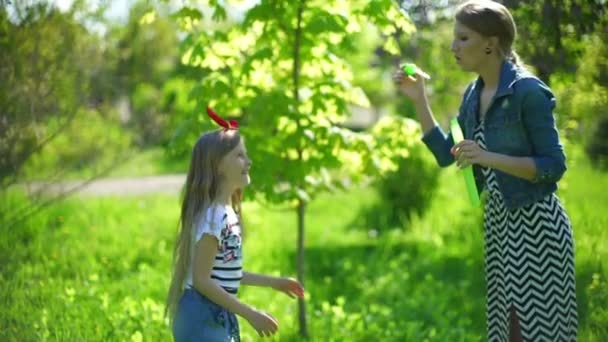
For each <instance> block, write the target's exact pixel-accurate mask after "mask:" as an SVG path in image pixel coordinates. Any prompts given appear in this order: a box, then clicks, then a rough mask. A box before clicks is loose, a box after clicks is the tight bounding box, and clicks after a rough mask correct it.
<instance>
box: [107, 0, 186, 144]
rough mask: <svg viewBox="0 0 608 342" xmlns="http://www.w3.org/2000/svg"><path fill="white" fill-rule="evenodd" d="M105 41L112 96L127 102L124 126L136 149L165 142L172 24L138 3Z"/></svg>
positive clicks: (174, 48) (173, 53)
mask: <svg viewBox="0 0 608 342" xmlns="http://www.w3.org/2000/svg"><path fill="white" fill-rule="evenodd" d="M108 41H109V42H110V43H111V44H112V51H113V53H114V54H115V56H114V58H113V60H115V66H114V68H115V69H114V70H112V71H113V75H114V78H115V79H114V81H115V87H116V89H115V92H116V94H115V97H116V98H118V99H120V98H122V97H125V98H126V99H127V103H128V110H129V116H128V118H126V120H125V121H126V124H127V127H128V128H129V130H130V131H131V132H132V134H133V135H134V136H135V137H136V142H137V144H138V145H139V146H140V147H149V146H153V145H155V144H158V143H161V142H165V141H166V140H167V139H168V134H167V131H168V130H167V124H168V121H169V119H168V117H169V113H170V112H168V111H166V110H165V109H167V108H166V107H164V106H163V105H162V98H163V88H164V84H165V82H167V81H169V80H170V78H171V76H172V75H173V74H174V73H175V72H176V69H177V63H178V61H179V59H178V44H179V42H178V37H177V27H176V25H175V24H174V22H173V21H171V20H169V19H168V18H166V17H163V16H157V15H155V12H153V11H151V6H150V5H149V2H148V1H139V2H137V3H136V4H135V5H134V6H133V7H132V8H131V9H130V12H129V18H128V21H127V24H126V25H125V26H124V27H122V26H114V27H113V28H112V30H111V32H110V34H109V35H108Z"/></svg>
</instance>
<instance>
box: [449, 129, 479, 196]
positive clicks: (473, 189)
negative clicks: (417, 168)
mask: <svg viewBox="0 0 608 342" xmlns="http://www.w3.org/2000/svg"><path fill="white" fill-rule="evenodd" d="M450 129H451V130H452V137H453V138H454V144H458V143H459V142H461V141H462V140H463V139H464V137H463V136H462V130H461V129H460V125H458V120H456V119H452V120H450ZM462 172H463V175H464V183H465V184H466V186H467V192H468V193H469V200H470V201H471V204H472V205H473V206H474V207H477V206H479V194H478V193H477V186H476V185H475V178H474V177H473V167H472V166H471V165H469V166H467V167H465V168H464V169H462Z"/></svg>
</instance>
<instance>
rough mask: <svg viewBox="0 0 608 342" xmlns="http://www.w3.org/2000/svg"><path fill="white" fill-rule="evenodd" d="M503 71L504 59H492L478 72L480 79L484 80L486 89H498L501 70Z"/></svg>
mask: <svg viewBox="0 0 608 342" xmlns="http://www.w3.org/2000/svg"><path fill="white" fill-rule="evenodd" d="M501 69H502V59H497V58H490V59H489V60H488V63H486V64H484V65H483V66H482V67H481V68H480V70H479V71H478V74H479V77H481V79H482V80H483V85H484V88H485V89H496V88H498V82H500V70H501Z"/></svg>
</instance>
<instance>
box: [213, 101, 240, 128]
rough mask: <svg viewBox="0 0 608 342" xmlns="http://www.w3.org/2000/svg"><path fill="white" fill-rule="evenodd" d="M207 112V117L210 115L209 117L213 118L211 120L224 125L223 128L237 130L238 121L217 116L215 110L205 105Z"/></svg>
mask: <svg viewBox="0 0 608 342" xmlns="http://www.w3.org/2000/svg"><path fill="white" fill-rule="evenodd" d="M207 114H208V115H209V117H211V119H213V121H215V122H216V123H217V124H218V125H220V126H222V127H224V130H225V131H227V130H229V129H234V130H237V129H239V123H238V122H236V120H230V121H226V120H224V119H222V118H220V117H219V115H217V114H215V112H214V111H213V109H211V107H207Z"/></svg>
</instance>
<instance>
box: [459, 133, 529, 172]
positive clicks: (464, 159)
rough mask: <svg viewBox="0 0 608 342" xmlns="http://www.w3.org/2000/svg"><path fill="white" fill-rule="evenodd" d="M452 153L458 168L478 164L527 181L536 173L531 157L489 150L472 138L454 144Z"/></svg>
mask: <svg viewBox="0 0 608 342" xmlns="http://www.w3.org/2000/svg"><path fill="white" fill-rule="evenodd" d="M452 154H454V155H455V156H457V163H458V167H460V168H464V167H467V166H469V165H471V164H478V165H481V166H485V167H489V168H492V169H495V170H499V171H502V172H504V173H507V174H510V175H512V176H516V177H519V178H523V179H526V180H529V181H533V180H534V178H535V177H536V174H537V171H536V164H535V163H534V159H533V158H532V157H513V156H508V155H505V154H500V153H496V152H490V151H487V150H484V149H482V148H481V147H479V145H478V144H477V143H476V142H474V141H472V140H463V141H461V142H460V143H458V144H456V145H454V147H453V148H452Z"/></svg>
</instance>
